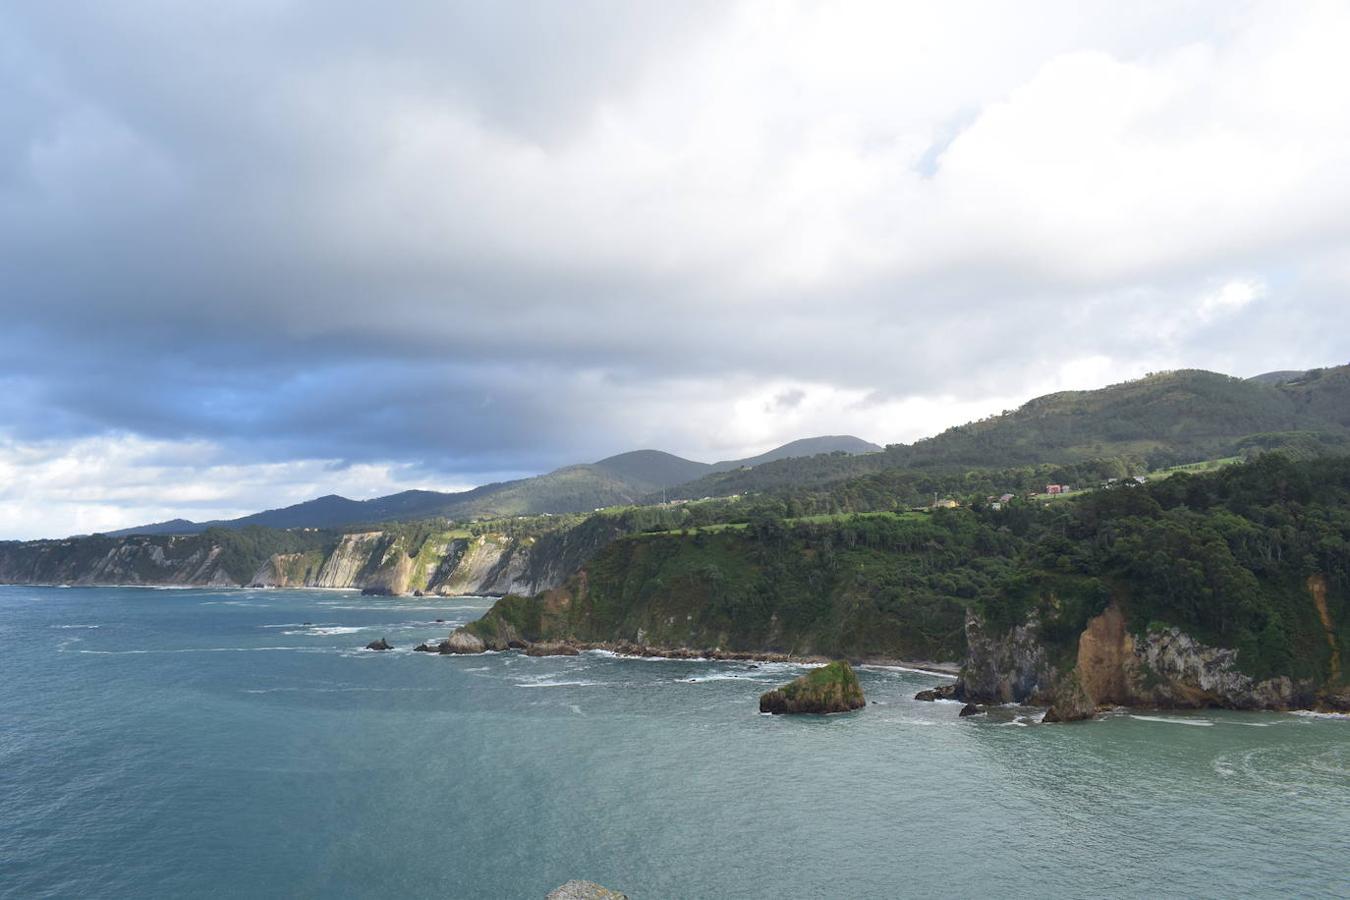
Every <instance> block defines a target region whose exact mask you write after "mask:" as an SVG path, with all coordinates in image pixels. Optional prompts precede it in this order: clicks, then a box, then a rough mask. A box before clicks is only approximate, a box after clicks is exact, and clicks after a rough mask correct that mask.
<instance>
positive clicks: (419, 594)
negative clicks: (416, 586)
mask: <svg viewBox="0 0 1350 900" xmlns="http://www.w3.org/2000/svg"><path fill="white" fill-rule="evenodd" d="M413 596H414V597H423V596H426V595H425V594H423V593H422V592H421V591H413Z"/></svg>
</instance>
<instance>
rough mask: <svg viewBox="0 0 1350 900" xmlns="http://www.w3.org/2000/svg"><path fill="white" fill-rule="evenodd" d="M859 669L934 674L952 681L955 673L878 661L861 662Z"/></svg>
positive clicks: (955, 677) (955, 676) (954, 678)
mask: <svg viewBox="0 0 1350 900" xmlns="http://www.w3.org/2000/svg"><path fill="white" fill-rule="evenodd" d="M858 668H859V669H875V670H876V671H879V672H913V673H914V674H916V675H935V676H937V677H938V678H950V679H952V680H953V681H955V680H956V679H957V677H958V676H957V675H956V674H954V673H952V672H940V671H938V670H936V669H916V668H913V667H911V666H885V665H882V664H880V663H863V664H861V665H859V666H858Z"/></svg>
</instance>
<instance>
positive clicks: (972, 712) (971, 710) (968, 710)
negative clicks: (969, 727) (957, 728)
mask: <svg viewBox="0 0 1350 900" xmlns="http://www.w3.org/2000/svg"><path fill="white" fill-rule="evenodd" d="M983 712H984V707H983V706H976V705H975V704H974V703H967V704H966V705H965V706H963V707H961V718H963V719H964V718H965V717H966V716H978V715H980V714H981V713H983Z"/></svg>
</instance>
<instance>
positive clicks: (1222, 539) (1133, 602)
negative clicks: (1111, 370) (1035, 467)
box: [471, 455, 1350, 683]
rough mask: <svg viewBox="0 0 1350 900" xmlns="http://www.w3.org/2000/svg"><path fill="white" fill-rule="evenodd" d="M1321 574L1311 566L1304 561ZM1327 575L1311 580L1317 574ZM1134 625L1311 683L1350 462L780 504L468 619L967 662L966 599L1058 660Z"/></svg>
mask: <svg viewBox="0 0 1350 900" xmlns="http://www.w3.org/2000/svg"><path fill="white" fill-rule="evenodd" d="M1314 576H1315V582H1310V578H1313V577H1314ZM1312 583H1315V584H1316V585H1317V586H1318V590H1317V595H1316V597H1314V595H1313V593H1312V592H1311V590H1310V587H1309V585H1310V584H1312ZM1113 601H1114V602H1115V603H1116V604H1118V606H1119V608H1120V609H1121V610H1122V611H1123V615H1124V617H1125V619H1126V620H1127V621H1128V623H1129V628H1130V629H1132V630H1133V631H1134V632H1135V633H1137V634H1139V635H1143V634H1144V633H1145V632H1149V631H1153V632H1158V631H1160V630H1163V629H1169V628H1170V629H1177V630H1179V631H1180V632H1184V633H1185V634H1187V635H1191V636H1193V637H1194V638H1196V639H1198V640H1199V641H1202V642H1203V643H1205V644H1209V645H1213V646H1216V647H1227V648H1232V649H1234V650H1236V657H1235V660H1236V665H1237V667H1238V669H1239V670H1240V671H1241V672H1243V673H1245V674H1247V675H1249V676H1251V677H1253V678H1269V677H1272V676H1276V675H1282V676H1288V677H1291V678H1294V679H1301V680H1308V681H1312V682H1322V683H1325V682H1330V681H1337V680H1339V679H1342V678H1343V677H1344V674H1343V671H1342V667H1339V666H1338V665H1337V664H1336V663H1337V661H1338V660H1340V659H1345V658H1350V627H1348V626H1350V460H1347V459H1344V458H1336V459H1319V460H1312V461H1303V462H1295V461H1291V460H1288V459H1285V458H1283V457H1281V456H1278V455H1266V456H1263V457H1261V458H1259V459H1257V460H1256V461H1254V462H1252V463H1249V464H1246V465H1238V466H1232V467H1229V468H1225V469H1222V470H1219V471H1217V472H1214V473H1212V474H1206V475H1189V474H1185V473H1181V474H1177V475H1175V476H1173V477H1171V478H1168V479H1165V480H1162V481H1159V482H1157V483H1155V484H1148V485H1137V484H1134V483H1132V482H1131V483H1123V484H1119V485H1116V486H1113V487H1110V488H1106V489H1103V490H1099V491H1095V492H1091V493H1089V494H1086V495H1084V496H1082V497H1079V498H1075V499H1072V500H1067V501H1062V502H1055V503H1049V504H1041V503H1026V502H1020V501H1014V502H1012V503H1011V504H1008V505H1007V506H1004V507H1003V508H1000V509H994V508H992V507H987V506H984V507H977V508H971V509H954V510H935V511H933V512H931V513H922V514H916V513H885V514H874V515H852V516H817V517H803V518H798V519H795V520H794V519H783V518H781V517H775V516H773V515H765V514H763V513H762V512H761V513H760V514H758V515H756V516H755V518H754V520H753V521H751V522H750V523H748V524H746V525H745V527H739V528H731V527H728V528H722V529H720V530H719V529H698V528H695V529H690V530H682V531H669V532H665V533H659V534H637V535H630V536H626V537H622V538H620V539H617V540H615V541H614V542H613V543H611V544H610V545H609V546H607V547H606V548H605V549H604V550H602V551H600V552H599V553H598V554H597V555H596V556H595V557H594V558H593V559H592V560H591V561H590V562H589V563H588V564H587V565H586V566H585V567H584V569H583V570H582V571H581V572H580V573H579V574H578V575H576V576H575V577H573V578H571V579H569V581H568V582H567V583H566V584H565V585H564V586H563V587H561V588H559V589H557V590H554V591H549V592H545V593H543V594H541V595H539V596H536V597H532V598H527V597H511V598H507V599H505V600H503V601H502V602H500V603H499V604H498V605H497V606H496V607H494V608H493V610H491V611H490V612H489V613H488V614H487V616H485V617H484V619H483V620H481V621H480V622H478V623H475V624H474V625H473V626H471V627H472V628H473V629H475V631H476V632H477V633H479V634H480V635H482V636H485V637H486V636H489V635H494V634H497V633H498V632H499V630H500V629H504V628H508V627H509V628H510V629H512V630H513V631H514V633H515V634H517V635H519V636H520V637H522V638H524V639H526V640H531V641H534V640H556V639H566V638H571V639H576V640H581V641H613V640H630V641H636V642H639V643H647V644H653V645H662V646H674V647H681V646H688V647H716V648H722V649H727V650H745V651H768V652H786V653H793V654H798V655H809V654H818V655H828V656H834V657H846V658H854V659H858V658H876V657H890V658H900V659H935V660H937V659H961V658H963V657H964V656H965V652H966V640H967V632H966V628H965V624H966V616H967V613H968V612H969V613H970V614H973V615H976V616H978V617H979V619H980V620H981V622H982V623H983V626H984V627H985V628H986V629H987V630H989V631H990V632H993V633H999V632H1002V631H1007V630H1008V629H1012V628H1014V627H1017V626H1020V625H1021V624H1022V623H1025V622H1028V621H1029V620H1034V621H1036V622H1037V628H1036V640H1037V641H1038V642H1039V643H1040V645H1042V646H1043V647H1044V651H1045V653H1046V654H1048V658H1049V661H1050V663H1052V664H1054V665H1056V666H1058V667H1059V668H1061V669H1064V670H1068V669H1071V668H1072V667H1073V664H1074V658H1075V654H1076V653H1077V645H1078V639H1079V636H1080V634H1082V632H1083V631H1084V629H1085V628H1086V627H1087V624H1088V622H1089V621H1091V620H1092V619H1093V618H1094V617H1096V616H1099V615H1100V614H1101V613H1102V612H1103V611H1104V610H1105V609H1106V608H1107V606H1108V605H1110V604H1111V603H1112V602H1113Z"/></svg>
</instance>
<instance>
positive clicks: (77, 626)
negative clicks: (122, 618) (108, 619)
mask: <svg viewBox="0 0 1350 900" xmlns="http://www.w3.org/2000/svg"><path fill="white" fill-rule="evenodd" d="M51 627H52V628H102V627H103V626H102V625H53V626H51Z"/></svg>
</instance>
